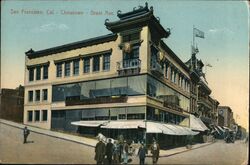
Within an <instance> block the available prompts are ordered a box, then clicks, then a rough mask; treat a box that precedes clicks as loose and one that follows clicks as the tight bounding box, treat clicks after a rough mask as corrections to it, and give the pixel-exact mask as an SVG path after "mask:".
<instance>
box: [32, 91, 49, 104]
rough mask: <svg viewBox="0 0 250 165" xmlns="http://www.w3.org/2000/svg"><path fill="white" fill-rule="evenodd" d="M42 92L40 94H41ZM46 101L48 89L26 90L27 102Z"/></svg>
mask: <svg viewBox="0 0 250 165" xmlns="http://www.w3.org/2000/svg"><path fill="white" fill-rule="evenodd" d="M41 94H42V95H41ZM41 99H42V101H48V89H42V90H40V89H38V90H34V91H33V90H30V91H28V102H33V101H36V102H39V101H41Z"/></svg>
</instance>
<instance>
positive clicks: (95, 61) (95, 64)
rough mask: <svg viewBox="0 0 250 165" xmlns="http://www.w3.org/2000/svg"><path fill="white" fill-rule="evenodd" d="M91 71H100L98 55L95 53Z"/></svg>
mask: <svg viewBox="0 0 250 165" xmlns="http://www.w3.org/2000/svg"><path fill="white" fill-rule="evenodd" d="M92 70H93V72H99V71H100V55H96V56H94V57H93V68H92Z"/></svg>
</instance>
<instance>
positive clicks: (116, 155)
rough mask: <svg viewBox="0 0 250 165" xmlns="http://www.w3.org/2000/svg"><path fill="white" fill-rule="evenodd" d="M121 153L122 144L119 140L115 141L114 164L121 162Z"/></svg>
mask: <svg viewBox="0 0 250 165" xmlns="http://www.w3.org/2000/svg"><path fill="white" fill-rule="evenodd" d="M119 155H120V145H119V144H118V142H117V141H115V142H114V145H113V159H114V164H119V163H120V160H119V157H120V156H119Z"/></svg>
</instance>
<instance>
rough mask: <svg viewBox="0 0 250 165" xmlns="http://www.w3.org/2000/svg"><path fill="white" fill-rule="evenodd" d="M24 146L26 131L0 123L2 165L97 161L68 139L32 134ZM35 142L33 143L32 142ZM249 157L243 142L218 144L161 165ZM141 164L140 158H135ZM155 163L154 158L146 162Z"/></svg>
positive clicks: (87, 149)
mask: <svg viewBox="0 0 250 165" xmlns="http://www.w3.org/2000/svg"><path fill="white" fill-rule="evenodd" d="M28 141H29V142H30V143H28V144H23V143H22V142H23V136H22V131H21V130H20V129H18V128H14V127H10V126H7V125H5V124H1V123H0V160H1V161H2V163H5V162H6V163H42V164H44V163H53V164H59V163H60V164H61V163H68V164H79V163H82V164H84V163H85V164H90V163H95V161H94V148H93V147H88V146H86V145H82V144H78V143H75V142H69V141H66V140H62V139H58V138H54V137H49V136H46V135H41V134H37V133H33V132H31V135H30V136H29V139H28ZM32 141H33V143H32ZM246 156H247V145H246V144H245V143H243V142H242V141H237V142H236V143H234V144H232V143H230V144H226V143H224V142H223V141H218V142H216V143H214V144H211V145H208V146H204V147H201V148H198V149H194V150H190V151H187V152H184V153H180V154H176V155H172V156H169V157H161V158H160V159H159V162H158V163H159V164H215V165H216V164H218V165H222V164H223V165H227V164H228V165H230V164H231V165H238V164H239V165H241V164H242V163H243V162H244V161H245V160H246ZM132 159H133V160H132V162H131V163H133V164H138V157H133V158H132ZM146 164H151V158H147V159H146Z"/></svg>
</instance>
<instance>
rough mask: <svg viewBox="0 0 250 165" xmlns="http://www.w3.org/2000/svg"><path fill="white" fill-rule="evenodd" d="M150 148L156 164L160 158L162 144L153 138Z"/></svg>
mask: <svg viewBox="0 0 250 165" xmlns="http://www.w3.org/2000/svg"><path fill="white" fill-rule="evenodd" d="M150 149H151V154H152V159H153V164H156V163H157V161H158V159H159V154H160V146H159V144H158V143H157V142H156V140H155V139H153V144H152V145H151V146H150Z"/></svg>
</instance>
